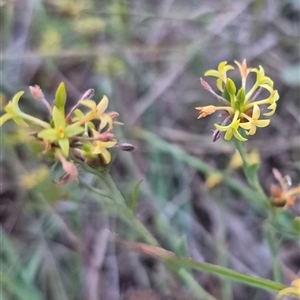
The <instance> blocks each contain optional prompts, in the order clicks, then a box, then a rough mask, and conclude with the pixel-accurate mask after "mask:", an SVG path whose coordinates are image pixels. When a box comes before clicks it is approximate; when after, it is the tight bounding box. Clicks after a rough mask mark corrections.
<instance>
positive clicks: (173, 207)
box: [0, 0, 300, 300]
mask: <svg viewBox="0 0 300 300" xmlns="http://www.w3.org/2000/svg"><path fill="white" fill-rule="evenodd" d="M0 7H1V13H0V16H1V17H0V28H1V36H0V39H1V57H0V59H1V66H0V67H1V69H0V70H1V81H0V86H1V106H2V107H3V105H4V104H5V103H6V102H7V101H8V100H9V99H11V97H12V95H13V94H15V93H16V92H18V91H20V90H25V91H26V92H25V96H24V97H23V98H22V100H21V101H20V103H21V106H22V108H23V109H24V110H25V111H27V112H31V113H34V114H38V115H39V116H41V117H43V116H44V117H46V114H47V111H46V109H45V108H44V107H43V106H42V105H40V103H37V102H36V101H35V100H33V99H32V98H31V97H30V94H29V90H28V86H29V85H35V84H38V85H39V86H40V87H41V88H42V89H43V92H44V94H45V96H46V98H47V99H50V100H51V101H52V99H53V96H54V93H55V90H56V88H57V86H58V84H59V83H60V82H62V81H63V82H65V84H66V88H67V92H68V105H69V107H71V106H72V105H74V103H75V102H76V101H77V100H78V99H79V98H80V96H81V95H82V94H83V92H84V91H86V90H87V89H89V88H94V89H95V90H96V96H95V97H94V99H95V100H96V101H99V100H100V99H101V98H102V96H103V95H104V94H105V95H107V96H108V98H109V99H110V110H115V111H117V112H119V113H120V117H119V120H120V121H122V122H124V123H125V125H124V126H122V127H118V128H116V136H117V137H118V139H119V140H120V141H123V142H130V143H132V144H134V145H135V146H137V149H136V151H135V152H133V153H124V152H118V153H115V159H114V162H113V165H112V170H111V173H112V176H113V178H114V179H115V180H116V183H117V185H118V187H119V188H120V190H121V192H122V193H123V195H125V198H126V199H133V201H134V196H133V194H135V193H136V190H137V184H138V183H139V182H141V183H140V185H139V187H138V191H139V192H138V204H137V211H136V215H137V217H138V218H139V219H140V220H141V221H142V222H143V223H144V224H145V225H146V226H147V227H148V228H149V230H150V231H151V232H152V233H153V235H154V236H155V237H156V238H157V239H158V240H159V242H160V244H161V245H162V246H163V247H164V248H165V249H168V250H171V251H173V252H175V253H176V254H178V255H181V256H185V257H191V258H193V259H194V260H197V261H199V262H211V263H214V264H218V265H221V266H227V267H230V268H232V269H234V270H237V271H239V272H243V273H247V274H251V275H254V276H259V277H263V278H270V279H274V276H275V275H276V274H275V275H274V272H273V271H272V270H274V265H277V266H278V268H279V269H280V274H281V279H280V280H281V281H282V282H283V283H286V284H288V283H289V282H290V280H291V273H296V274H297V272H299V269H300V257H299V250H300V249H299V243H297V239H295V233H294V232H292V231H291V229H290V227H289V225H290V219H291V217H293V216H295V215H297V213H298V214H299V211H297V209H295V210H292V211H289V212H281V213H280V215H279V217H278V221H277V222H276V224H274V226H272V227H270V226H268V224H266V223H265V215H264V213H263V212H262V211H261V204H260V203H258V201H257V200H256V199H255V197H254V196H253V195H254V194H252V191H251V189H249V186H248V185H247V183H246V181H245V179H244V176H243V173H242V171H241V169H240V163H239V162H238V161H236V158H235V156H234V147H233V145H232V144H231V143H227V142H224V141H223V139H220V140H218V141H217V142H215V143H212V131H211V129H213V124H214V123H215V122H217V121H218V120H217V116H216V115H215V116H211V117H207V118H206V119H205V120H204V119H203V120H200V121H198V120H197V116H198V113H197V111H196V110H195V106H204V105H208V104H211V103H212V102H214V101H215V100H214V99H213V98H212V97H211V96H210V95H209V94H208V93H207V92H205V91H204V90H203V89H201V87H200V83H199V77H201V76H203V74H204V72H205V71H206V70H207V69H213V68H216V67H217V65H218V63H219V62H220V61H223V60H226V61H228V62H229V63H232V62H233V60H239V61H242V60H243V59H244V58H246V59H247V62H248V65H249V66H251V67H257V66H258V65H263V66H264V68H265V71H266V74H267V75H268V76H270V77H271V78H272V79H273V80H274V83H275V87H276V89H278V91H279V94H280V100H279V102H278V109H277V113H276V114H275V115H274V116H273V117H272V122H271V125H270V126H268V127H267V128H264V129H261V130H258V132H257V134H256V135H255V136H251V138H250V139H249V141H248V142H247V149H248V151H249V152H251V151H254V152H255V151H256V152H257V151H258V152H259V155H260V160H261V168H260V171H259V175H260V179H261V183H262V185H263V187H264V189H265V191H266V193H268V191H269V187H270V184H271V183H272V182H274V178H273V174H272V168H277V169H279V170H280V172H281V173H282V174H289V175H290V177H291V179H292V181H293V183H294V184H297V183H298V182H299V181H300V163H299V161H300V151H299V149H300V132H299V128H300V127H299V126H300V119H299V116H300V105H299V84H300V76H299V73H300V59H299V51H300V49H299V31H300V29H299V18H300V17H299V16H300V2H299V0H282V1H272V0H244V1H233V0H219V1H217V0H202V1H195V0H185V1H183V0H159V1H158V0H151V1H147V0H127V1H125V0H109V1H108V0H106V1H104V0H102V1H101V0H98V1H97V0H73V1H72V0H48V1H46V0H45V1H43V0H14V1H13V0H11V1H9V0H2V1H0ZM208 81H209V82H213V81H214V80H213V81H210V80H208ZM30 130H34V128H31V129H30ZM28 133H29V132H28V130H27V129H18V130H17V129H16V126H15V125H14V124H12V123H7V124H5V126H4V127H3V128H1V155H0V160H1V165H0V168H1V169H0V171H1V186H0V187H1V202H0V222H1V245H0V251H1V276H0V277H1V293H2V294H1V296H0V297H2V298H1V299H3V300H6V299H7V300H8V299H22V300H23V299H24V300H27V299H28V300H35V299H47V300H48V299H49V300H52V299H53V300H54V299H55V300H73V299H74V300H75V299H86V300H95V299H109V300H114V299H132V300H134V299H153V300H154V299H194V298H195V299H224V300H225V299H226V300H227V299H237V300H239V299H240V300H243V299H257V300H258V299H274V295H271V294H269V293H267V292H264V291H259V290H257V289H254V288H249V287H246V286H243V285H240V284H233V283H231V282H229V281H227V280H220V279H216V278H215V277H212V276H210V275H206V274H203V273H200V272H193V273H192V274H193V276H194V278H195V279H196V280H197V282H199V284H200V285H201V286H202V288H203V289H204V290H205V291H207V292H208V293H209V294H211V295H212V296H211V297H212V298H207V296H204V295H205V292H204V294H203V295H202V296H201V295H199V296H198V297H197V296H195V295H194V296H192V295H191V293H190V287H189V286H188V285H187V284H186V283H183V282H182V281H181V280H180V279H179V278H178V277H177V276H176V273H172V272H171V271H170V270H169V269H167V268H165V267H164V265H162V264H161V263H160V262H158V261H156V260H155V259H152V258H149V257H147V256H145V255H141V254H138V253H136V252H133V251H130V250H128V249H125V248H124V247H123V248H122V247H120V246H119V245H117V244H115V243H113V242H112V241H110V239H109V235H108V231H107V229H109V230H110V231H111V232H115V233H117V234H118V235H119V236H120V237H122V238H123V239H125V240H130V241H137V240H138V239H137V237H136V236H135V235H134V233H132V232H131V230H129V229H128V227H127V226H126V225H125V224H124V223H122V222H121V221H120V220H119V218H116V217H115V215H116V214H121V213H122V212H118V213H115V210H116V208H114V207H111V208H109V207H108V208H107V207H105V208H103V207H102V205H100V204H99V201H96V200H97V199H95V196H92V195H91V193H90V192H89V191H88V190H87V189H86V188H85V187H84V186H81V185H80V184H77V183H74V182H73V183H69V184H67V185H65V186H57V185H56V184H54V183H53V182H52V181H51V176H50V167H51V162H49V161H47V160H45V159H44V158H43V157H42V155H41V148H40V146H39V145H38V144H37V143H35V142H34V141H33V139H32V138H30V137H28ZM80 176H81V175H80ZM93 180H94V179H93V178H92V177H89V176H85V182H86V183H88V184H94V185H95V184H97V183H96V182H93ZM270 232H271V233H272V235H274V236H275V239H271V240H270V239H269V236H270ZM277 275H278V274H277ZM277 279H278V276H277Z"/></svg>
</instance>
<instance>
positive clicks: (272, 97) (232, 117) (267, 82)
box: [196, 60, 279, 141]
mask: <svg viewBox="0 0 300 300" xmlns="http://www.w3.org/2000/svg"><path fill="white" fill-rule="evenodd" d="M235 64H236V65H237V67H238V69H239V72H240V76H241V87H240V88H237V87H236V85H235V83H234V82H233V81H232V80H231V79H230V78H228V77H227V72H228V71H229V70H233V69H234V67H233V66H231V65H227V62H226V61H224V62H221V63H220V64H219V66H218V70H209V71H207V72H206V73H205V76H214V77H217V82H216V85H217V88H218V90H219V91H220V92H222V94H221V95H218V94H217V93H216V92H214V91H213V89H212V87H211V86H210V85H209V84H208V83H207V82H206V81H205V80H203V79H202V78H201V79H200V82H201V85H202V87H203V88H204V89H205V90H207V91H208V92H210V93H211V94H212V95H213V96H215V97H216V98H217V99H218V100H219V102H221V103H222V106H214V105H208V106H202V107H196V109H197V110H199V111H200V114H199V117H198V119H200V118H204V117H206V116H208V115H211V114H213V113H214V112H216V111H223V112H224V113H223V114H222V115H223V116H225V119H224V121H223V122H222V124H221V125H219V124H215V127H216V129H217V130H215V132H214V137H213V139H214V141H215V140H217V139H218V138H219V136H220V132H225V136H224V138H225V140H230V139H231V138H232V137H235V138H236V139H238V140H240V141H246V140H247V139H246V138H245V136H244V135H245V134H246V135H254V134H255V133H256V129H257V127H266V126H268V125H269V124H270V120H269V119H262V118H261V116H262V115H263V116H271V115H273V114H274V112H275V110H276V106H277V103H276V102H277V101H278V99H279V94H278V92H277V90H274V89H273V81H272V80H271V79H270V78H269V77H267V76H266V75H265V71H264V69H263V67H262V66H259V67H258V68H248V67H247V63H246V60H243V62H242V63H239V62H237V61H235ZM250 73H255V74H256V81H255V83H254V84H253V86H252V87H251V88H250V89H249V90H246V82H247V77H248V75H249V74H250ZM263 90H265V91H267V92H268V93H269V95H268V97H267V98H265V99H261V100H259V99H257V98H258V97H259V95H260V93H261V92H262V91H263ZM262 105H267V109H268V111H267V112H264V113H262V108H261V106H262ZM230 121H231V122H230ZM228 123H229V125H228ZM244 133H245V134H244Z"/></svg>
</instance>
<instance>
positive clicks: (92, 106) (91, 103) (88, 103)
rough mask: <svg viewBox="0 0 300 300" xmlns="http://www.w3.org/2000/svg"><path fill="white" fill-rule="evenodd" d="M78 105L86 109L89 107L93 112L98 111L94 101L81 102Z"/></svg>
mask: <svg viewBox="0 0 300 300" xmlns="http://www.w3.org/2000/svg"><path fill="white" fill-rule="evenodd" d="M78 103H80V104H81V105H84V106H86V107H88V108H89V109H91V110H95V109H96V102H95V101H94V100H89V99H86V100H79V101H78Z"/></svg>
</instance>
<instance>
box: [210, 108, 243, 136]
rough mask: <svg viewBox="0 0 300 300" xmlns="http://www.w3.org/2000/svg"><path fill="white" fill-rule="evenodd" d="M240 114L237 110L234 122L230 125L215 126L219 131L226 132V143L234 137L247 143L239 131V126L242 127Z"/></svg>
mask: <svg viewBox="0 0 300 300" xmlns="http://www.w3.org/2000/svg"><path fill="white" fill-rule="evenodd" d="M239 114H240V112H239V111H238V110H237V111H236V112H235V114H234V117H233V120H232V122H231V123H230V124H229V125H226V126H221V125H219V124H215V126H216V128H217V129H218V130H219V131H226V133H225V136H224V139H225V140H226V141H229V140H231V138H232V136H234V137H235V138H237V139H238V140H240V141H242V142H244V141H247V139H245V138H244V137H243V136H242V135H241V134H240V133H239V131H238V129H239V126H240V119H239Z"/></svg>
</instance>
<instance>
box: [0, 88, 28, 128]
mask: <svg viewBox="0 0 300 300" xmlns="http://www.w3.org/2000/svg"><path fill="white" fill-rule="evenodd" d="M23 94H24V92H23V91H21V92H18V93H17V94H15V95H14V97H13V99H12V100H11V101H9V102H8V104H7V105H6V106H5V107H4V110H5V111H6V113H5V114H4V115H3V116H1V117H0V126H2V125H3V124H4V123H5V122H6V121H7V120H9V119H12V120H13V121H14V122H15V123H16V124H18V125H20V126H28V124H27V123H26V122H25V121H24V120H23V118H22V117H21V116H20V113H21V110H20V108H19V100H20V98H21V96H22V95H23Z"/></svg>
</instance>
